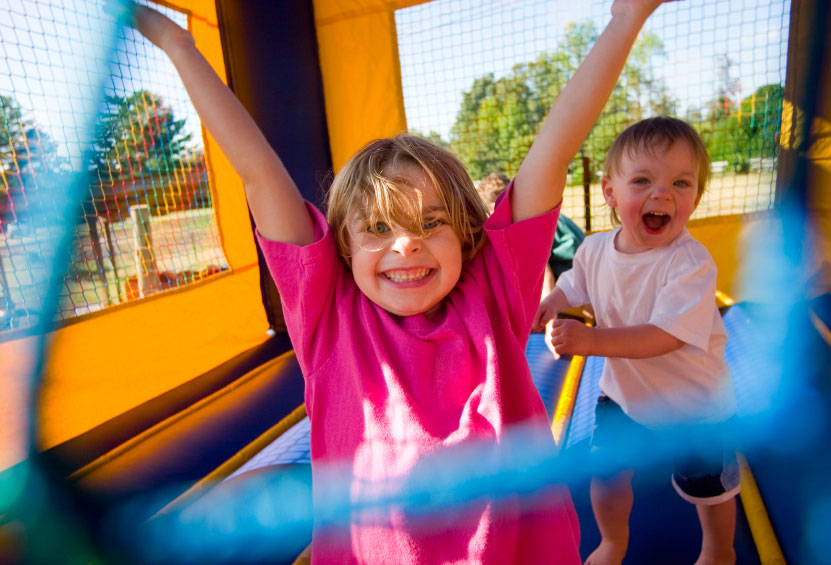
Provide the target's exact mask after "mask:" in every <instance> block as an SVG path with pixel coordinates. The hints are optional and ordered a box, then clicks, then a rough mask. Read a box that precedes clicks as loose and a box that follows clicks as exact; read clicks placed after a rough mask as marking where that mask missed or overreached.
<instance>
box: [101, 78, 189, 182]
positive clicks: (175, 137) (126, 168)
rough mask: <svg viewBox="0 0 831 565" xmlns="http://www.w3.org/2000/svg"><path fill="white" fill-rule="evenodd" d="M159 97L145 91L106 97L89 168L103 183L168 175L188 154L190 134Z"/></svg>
mask: <svg viewBox="0 0 831 565" xmlns="http://www.w3.org/2000/svg"><path fill="white" fill-rule="evenodd" d="M184 126H185V120H177V119H175V118H174V116H173V111H172V110H171V108H170V107H168V106H165V105H164V102H163V101H162V98H161V97H160V96H159V95H157V94H154V93H152V92H149V91H147V90H139V91H136V92H134V93H132V94H131V95H129V96H127V97H120V96H108V97H107V99H106V109H105V111H104V112H103V113H102V117H101V119H100V120H99V122H98V127H97V131H96V140H95V143H94V151H93V157H92V164H91V168H92V170H93V171H95V172H96V173H97V174H98V178H99V179H101V180H102V181H104V180H118V179H122V178H137V177H142V176H144V175H147V174H152V173H158V172H161V173H171V172H173V171H174V170H175V169H177V168H179V167H180V166H181V165H182V163H183V161H184V160H185V159H186V158H187V155H188V153H189V150H188V143H189V142H190V140H191V135H190V134H189V133H186V132H185V131H184Z"/></svg>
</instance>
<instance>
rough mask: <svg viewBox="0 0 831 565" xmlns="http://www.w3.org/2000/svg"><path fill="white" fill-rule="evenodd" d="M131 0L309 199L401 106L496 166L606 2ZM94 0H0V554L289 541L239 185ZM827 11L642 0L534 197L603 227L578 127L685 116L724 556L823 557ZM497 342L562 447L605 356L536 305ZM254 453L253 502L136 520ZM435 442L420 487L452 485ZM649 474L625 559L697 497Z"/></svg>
mask: <svg viewBox="0 0 831 565" xmlns="http://www.w3.org/2000/svg"><path fill="white" fill-rule="evenodd" d="M147 3H148V4H149V5H151V6H153V7H155V8H157V9H159V10H162V11H163V12H164V13H166V14H168V15H169V16H170V17H171V18H172V19H174V20H175V21H177V22H178V23H179V24H180V25H182V26H183V27H186V28H187V29H189V30H190V32H191V33H192V35H193V37H194V38H195V41H196V44H197V47H198V48H199V49H200V51H202V53H204V55H205V57H206V58H207V59H208V61H209V62H210V64H211V65H212V66H213V67H214V69H215V70H216V71H217V73H218V74H219V75H220V77H222V79H223V80H224V81H226V82H227V84H228V85H229V86H230V87H231V89H232V90H233V91H234V93H235V94H236V95H237V97H238V98H239V99H240V100H241V101H242V103H243V104H244V106H245V107H246V108H247V109H248V111H249V112H250V113H251V115H252V116H253V117H254V119H255V121H256V122H257V123H258V124H259V126H260V127H261V129H262V130H263V132H264V133H265V135H266V137H267V139H268V141H269V142H270V143H271V144H272V145H273V146H274V148H275V149H276V151H277V153H278V154H279V155H280V157H281V158H282V160H283V162H284V163H285V165H286V167H287V168H288V170H289V172H290V173H291V175H292V177H293V178H294V179H295V182H296V183H297V185H298V186H299V188H300V190H301V192H302V193H303V195H304V197H305V198H306V199H307V200H309V201H310V202H312V203H313V204H315V205H319V206H321V207H322V206H323V202H324V195H325V192H326V189H327V187H328V185H329V183H330V182H331V179H332V176H333V174H335V173H337V171H338V170H339V169H340V168H341V167H342V166H343V164H344V162H345V161H346V160H347V159H348V157H349V156H350V155H352V154H353V153H354V152H355V151H356V150H357V149H359V148H360V147H362V146H363V145H364V144H365V143H367V142H368V141H370V140H372V139H376V138H379V137H385V136H391V135H395V134H397V133H399V132H402V131H409V132H410V133H414V134H417V135H422V136H424V137H427V138H429V139H430V140H432V141H434V142H436V143H439V144H442V145H445V146H447V147H449V148H450V149H451V150H452V151H454V152H455V153H456V154H457V155H459V156H460V158H461V159H462V160H463V162H464V163H465V165H466V166H467V167H468V168H469V171H470V174H471V176H472V178H473V179H474V181H478V180H479V179H481V178H482V177H483V176H485V175H486V174H487V173H489V172H491V171H494V170H498V171H502V172H504V173H505V174H507V175H509V176H510V175H511V174H513V173H515V172H516V167H517V166H518V163H519V161H520V160H521V158H522V156H523V155H524V153H525V151H527V149H528V147H529V146H530V142H531V140H533V136H534V133H535V132H536V128H537V127H538V126H539V124H540V121H541V119H542V117H543V116H544V115H545V113H546V112H547V109H548V108H549V107H550V105H551V102H552V100H553V99H554V98H555V97H556V94H557V92H559V90H560V89H561V88H562V86H563V84H564V83H565V81H566V80H567V78H568V76H569V75H570V73H572V72H573V71H574V69H575V68H576V65H577V64H578V63H579V61H580V60H581V58H582V57H583V56H585V53H586V50H587V49H588V48H589V47H590V45H591V43H592V42H593V41H594V39H596V37H597V35H598V34H599V31H600V30H602V28H603V26H604V25H605V23H606V22H607V21H608V18H609V5H610V4H611V2H607V1H606V0H592V1H590V2H579V3H575V2H564V1H559V0H556V1H549V2H541V1H538V0H514V1H511V2H507V1H501V0H487V1H483V2H470V1H466V0H432V1H426V0H296V1H292V2H249V1H238V0H165V1H163V2H162V1H160V2H154V1H152V0H148V2H147ZM105 4H107V3H105V2H104V1H103V0H101V1H93V2H80V3H79V2H65V1H58V0H46V1H43V0H40V1H35V0H10V1H8V2H5V3H3V6H2V7H0V48H1V49H0V51H2V53H3V60H2V63H0V74H2V76H3V80H0V110H2V114H1V115H0V120H2V121H0V173H2V183H0V561H2V562H92V563H98V562H109V561H113V562H131V561H137V562H145V561H164V562H180V561H192V562H210V561H220V562H237V561H246V562H248V561H255V562H256V561H262V562H286V563H292V562H295V561H296V562H304V561H307V560H308V552H307V551H306V548H307V546H308V544H309V541H310V536H311V502H310V501H311V498H310V489H311V485H310V472H309V460H310V458H309V424H308V419H307V418H306V412H305V408H304V405H303V400H304V396H303V386H304V385H303V378H302V375H301V372H300V369H299V367H298V364H297V361H296V358H295V355H294V353H293V350H292V344H291V342H290V340H289V338H288V335H287V333H286V330H285V326H284V323H283V319H282V314H281V307H280V297H279V295H278V293H277V291H276V289H275V287H274V284H273V282H272V281H271V279H270V276H269V274H268V272H267V270H266V269H265V266H264V261H263V257H262V255H261V253H260V252H259V250H258V247H257V245H256V243H255V238H254V233H253V228H252V221H251V219H250V216H249V211H248V209H247V205H246V202H245V198H244V193H243V189H242V183H241V181H240V179H239V177H238V176H237V175H236V174H235V173H234V171H233V170H232V169H231V167H230V165H229V164H228V162H227V160H226V158H225V157H224V155H223V154H222V152H221V151H220V150H219V148H218V147H217V145H216V143H215V142H214V140H213V139H212V138H211V136H210V135H209V134H208V133H207V132H206V131H205V130H204V129H203V128H202V126H201V124H200V122H199V118H198V116H196V113H195V111H194V110H193V108H192V106H191V105H190V103H189V101H188V98H187V94H186V93H185V92H184V89H183V87H182V85H181V83H180V82H179V79H178V76H177V74H176V71H175V69H173V67H172V65H171V64H170V63H169V61H168V60H167V59H166V57H165V56H164V54H163V53H161V51H160V50H158V49H156V48H155V47H153V46H152V45H151V44H150V43H149V42H147V41H146V40H144V39H143V38H142V37H141V36H140V35H139V34H137V33H136V32H135V31H134V30H132V29H131V28H130V27H129V26H125V25H123V21H121V20H124V18H121V20H119V18H118V17H116V16H115V15H113V13H114V12H118V10H117V9H116V10H113V9H112V7H110V8H107V7H106V6H105ZM105 8H106V9H105ZM830 12H831V8H829V5H828V3H827V2H825V1H824V0H805V1H801V2H792V1H791V0H773V1H771V2H751V3H747V2H745V3H739V2H728V1H727V0H705V1H702V2H679V3H671V4H666V5H664V6H662V7H661V8H660V9H659V10H658V11H657V12H656V14H655V15H654V16H653V17H652V18H651V19H650V20H649V22H647V25H646V27H645V28H644V31H643V32H642V34H641V36H640V38H639V40H638V42H637V44H636V46H635V48H634V50H633V52H632V54H631V56H630V58H629V61H628V63H627V66H626V68H625V69H624V72H623V75H622V77H621V79H620V83H619V85H618V88H617V89H616V90H615V93H614V94H613V95H612V99H611V100H610V102H609V104H608V105H607V107H606V110H604V113H603V116H602V117H601V119H600V120H599V121H598V122H597V124H596V125H595V128H594V130H593V131H592V134H591V136H590V137H589V139H587V140H586V143H585V144H584V147H583V150H582V151H581V153H580V154H579V155H577V156H576V157H575V160H574V162H573V166H572V168H571V169H570V174H569V186H568V187H567V189H566V194H565V200H564V203H563V214H564V215H567V216H568V217H569V218H571V219H572V220H573V221H574V222H575V223H576V224H577V225H578V226H579V227H580V228H581V229H583V230H585V231H586V232H587V233H588V232H595V231H600V230H606V229H609V228H610V227H611V223H610V220H609V218H608V216H609V214H608V210H607V208H606V207H605V204H604V202H603V200H602V197H601V194H600V190H599V178H600V171H601V170H602V163H603V156H604V154H605V151H606V149H607V148H608V146H609V144H610V143H611V140H612V139H614V136H615V135H617V134H618V133H620V131H622V130H623V129H624V128H625V127H626V126H627V125H629V124H631V123H633V122H634V121H636V120H638V119H641V118H643V117H648V116H651V115H658V114H670V115H675V116H678V117H681V118H683V119H685V120H687V121H689V122H690V123H692V124H693V126H694V127H695V128H696V129H697V130H698V131H699V132H700V133H701V135H702V137H703V138H704V140H705V142H706V144H707V148H708V151H709V152H710V156H711V159H712V161H713V175H712V179H711V181H710V184H709V187H708V191H707V193H706V195H705V197H704V199H703V200H702V202H701V204H700V205H699V207H698V209H697V210H696V213H695V214H694V216H693V219H692V220H691V222H690V225H689V228H690V231H691V232H692V234H693V235H694V236H695V237H696V238H697V239H699V240H700V241H701V242H702V243H704V244H705V245H706V246H707V248H708V249H709V251H710V253H711V254H712V256H713V257H714V259H715V260H716V263H717V265H718V268H719V280H718V289H719V292H718V293H717V296H714V297H713V299H714V300H717V301H718V304H719V306H720V308H721V311H722V315H723V319H724V322H725V325H726V326H727V329H728V331H729V334H730V337H729V340H728V345H727V352H726V357H727V361H728V364H729V365H730V369H731V372H732V374H733V377H734V380H735V389H736V390H735V392H736V397H737V402H738V415H737V418H738V419H739V420H740V422H741V424H742V428H741V429H742V430H744V432H745V433H744V435H743V436H742V446H741V449H740V452H741V453H740V457H739V460H740V463H741V479H742V492H741V503H740V504H739V517H738V524H737V532H736V541H735V547H736V551H737V555H738V562H739V563H764V564H768V563H770V564H774V563H776V564H779V563H824V562H829V558H828V552H827V551H825V540H826V537H827V532H828V531H829V530H831V489H829V488H828V476H829V472H831V436H830V435H829V431H831V386H830V385H831V331H829V325H831V295H829V290H831V73H830V72H829V69H831V53H829V37H831V34H829V32H830V31H831V24H829V22H830V21H831V20H829V17H831V16H829V13H830ZM527 356H528V361H529V364H530V365H531V368H532V373H533V376H534V379H535V382H536V384H537V387H538V390H539V392H540V395H541V396H542V398H543V400H544V402H545V404H546V407H547V409H548V410H549V415H550V416H551V424H552V433H553V434H554V436H555V439H556V440H557V444H558V446H559V447H560V454H561V456H562V458H563V460H568V457H569V456H570V455H571V456H573V457H574V461H578V460H579V455H580V454H581V453H583V452H584V451H586V452H587V449H586V445H587V440H588V438H589V436H590V435H591V429H592V425H593V417H594V416H593V406H594V403H595V400H596V398H597V391H598V386H597V381H598V378H599V374H600V369H601V368H602V365H603V360H602V359H597V358H588V359H584V358H580V357H574V358H569V357H563V358H560V359H554V357H553V356H552V355H551V353H550V352H549V351H548V349H547V348H546V347H545V345H544V343H543V336H542V335H541V334H532V335H531V336H530V339H529V342H528V349H527ZM566 468H568V467H566ZM256 469H268V470H270V471H271V473H270V474H269V475H268V478H269V480H270V483H269V484H270V485H271V487H270V488H273V493H274V494H273V495H272V498H271V499H269V500H268V501H266V502H263V501H262V500H260V501H259V502H258V503H257V504H259V506H258V507H257V508H258V510H257V511H254V508H253V507H254V506H256V504H254V503H251V504H249V503H248V502H247V500H250V499H246V498H244V496H247V495H251V492H252V491H256V490H257V489H258V488H259V487H258V485H259V486H262V484H261V483H256V482H253V483H250V484H249V487H247V488H248V491H247V495H246V494H245V492H246V489H245V488H241V489H240V492H241V493H242V494H241V496H243V498H241V499H240V501H237V503H236V505H235V506H233V508H235V509H234V510H233V511H232V510H229V511H228V512H227V514H226V516H225V522H223V523H222V524H221V525H219V526H217V525H216V524H214V525H213V526H211V527H207V526H205V527H204V528H200V526H199V525H198V524H197V525H195V526H193V527H191V528H183V529H182V530H181V531H182V532H186V533H181V534H180V533H177V532H179V531H180V530H179V529H177V527H174V526H171V527H170V529H169V530H168V534H169V536H167V537H164V536H158V535H156V536H155V537H151V538H147V537H145V536H144V535H143V534H141V533H140V532H143V531H144V524H146V523H147V522H152V520H153V519H154V518H155V519H158V518H159V517H160V516H161V517H163V516H177V517H178V516H185V515H186V514H187V512H188V511H189V509H190V510H192V509H193V508H198V506H199V504H200V501H203V500H206V498H205V497H206V496H207V495H208V494H210V493H211V491H212V490H213V488H214V487H215V485H216V484H218V483H220V482H223V481H228V480H234V477H237V476H240V475H241V474H243V473H245V472H246V471H250V470H256ZM451 469H454V470H456V471H459V472H455V473H454V472H450V471H449V472H448V477H445V480H447V481H448V482H447V483H442V484H443V486H442V488H444V489H447V488H450V489H454V488H455V489H457V491H458V492H459V493H460V494H459V496H458V497H455V498H454V497H444V498H442V497H438V498H439V499H442V500H444V501H445V503H446V504H452V501H453V500H456V499H463V498H464V496H466V495H465V494H464V493H466V492H468V491H469V490H470V489H468V490H466V487H470V486H471V485H470V484H469V482H466V475H465V473H464V472H463V471H460V470H459V466H451ZM571 469H572V470H574V472H573V473H572V474H571V475H569V474H568V473H564V474H563V475H561V478H564V479H565V480H566V481H567V482H568V484H569V486H570V488H571V492H572V496H573V498H574V501H575V504H576V506H577V510H578V513H579V515H580V524H581V538H582V539H581V544H582V545H581V551H582V552H584V555H583V556H584V558H585V556H586V555H587V552H588V551H590V550H591V549H592V548H593V547H594V546H595V545H596V543H597V540H598V533H597V530H596V526H595V525H594V521H593V518H592V514H591V508H590V506H589V499H588V478H587V477H588V475H587V474H586V473H585V472H581V471H580V469H581V466H580V465H579V464H575V465H574V466H573V467H571ZM500 472H505V470H504V469H503V470H501V471H500ZM258 476H261V475H258ZM523 476H524V477H527V478H528V481H529V482H528V483H527V484H526V485H525V486H524V488H528V489H531V490H533V488H534V487H535V486H536V487H539V486H542V485H541V484H537V483H534V480H535V479H534V477H533V476H532V474H527V475H523ZM657 483H660V482H656V481H648V484H639V483H638V481H637V479H636V481H635V489H636V491H638V494H637V498H636V500H637V502H636V506H635V509H634V511H633V515H632V526H631V530H632V537H631V541H630V550H629V554H628V555H627V559H626V563H638V564H645V563H682V562H693V561H694V560H695V557H696V556H697V554H698V544H699V539H700V532H699V530H698V526H697V520H696V517H695V511H694V509H693V507H692V506H691V505H688V504H686V503H684V502H683V501H681V500H680V499H679V498H678V497H677V496H675V495H674V494H673V493H672V490H671V486H669V484H668V482H667V484H666V486H661V487H660V488H654V487H655V484H657ZM482 484H487V483H482ZM250 485H254V486H250ZM448 485H449V486H448ZM263 488H266V487H263ZM471 492H472V494H471V495H470V496H476V495H480V494H484V493H483V492H478V493H477V492H476V491H475V489H474V490H473V491H471ZM428 494H429V493H428ZM422 495H423V496H421V498H420V499H419V500H422V501H425V503H426V502H427V501H428V500H430V499H431V497H430V496H428V495H424V493H422ZM433 504H434V505H435V502H433ZM269 505H271V506H269ZM265 506H268V507H269V508H272V509H271V510H264V509H263V508H264V507H265ZM274 508H279V509H278V510H274ZM246 510H250V511H249V512H246ZM337 511H338V509H337V508H335V507H334V506H333V508H332V512H335V513H336V512H337ZM433 511H437V512H441V511H442V508H441V505H435V507H434V508H433ZM656 515H658V516H660V519H655V516H656ZM183 520H184V518H183ZM172 523H173V522H171V524H172ZM180 525H181V524H180ZM148 539H151V540H152V541H148Z"/></svg>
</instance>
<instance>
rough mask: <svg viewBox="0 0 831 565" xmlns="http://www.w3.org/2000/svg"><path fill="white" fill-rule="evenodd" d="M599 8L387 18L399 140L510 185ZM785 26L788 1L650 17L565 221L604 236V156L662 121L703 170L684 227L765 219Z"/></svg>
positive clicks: (556, 6)
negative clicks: (411, 135)
mask: <svg viewBox="0 0 831 565" xmlns="http://www.w3.org/2000/svg"><path fill="white" fill-rule="evenodd" d="M610 4H611V3H610V2H608V1H606V0H591V1H588V0H587V1H585V2H546V1H542V0H515V1H512V2H505V1H502V0H486V1H480V0H435V1H433V2H429V3H427V4H422V5H418V6H414V7H411V8H406V9H402V10H398V11H397V12H396V26H397V31H398V47H399V54H400V58H401V75H402V84H403V89H404V104H405V109H406V112H407V123H408V126H409V129H410V131H411V132H415V133H419V134H421V135H423V136H425V137H428V138H429V139H432V140H434V141H436V142H438V143H440V144H443V145H446V146H449V147H450V148H451V150H453V151H454V153H456V154H457V155H458V156H460V157H461V158H462V159H463V161H464V162H465V164H466V165H467V167H468V169H469V171H470V173H471V176H472V177H473V178H474V180H478V179H481V178H482V177H484V176H485V175H487V174H488V173H490V172H493V171H502V172H503V173H505V174H507V175H508V176H512V175H513V174H514V173H516V170H517V168H518V167H519V164H520V162H521V160H522V157H523V156H524V155H525V153H526V152H527V150H528V148H529V147H530V144H531V142H532V141H533V139H534V137H535V135H536V133H537V131H538V128H539V126H540V124H541V122H542V119H543V118H544V117H545V115H546V113H547V111H548V109H549V108H550V107H551V104H552V102H553V101H554V99H555V98H556V96H557V94H558V92H559V91H560V90H561V89H562V87H563V86H564V85H565V83H566V81H567V80H568V78H569V77H570V76H571V75H572V73H573V72H574V71H575V70H576V69H577V66H578V65H579V63H580V62H581V61H582V60H583V58H584V57H585V55H586V53H587V52H588V50H589V48H590V46H591V45H592V44H593V42H594V40H595V39H596V38H597V36H598V35H599V33H600V31H601V30H602V29H603V27H604V26H605V25H606V23H607V22H608V21H609V19H610V17H611V15H610V12H609V6H610ZM789 12H790V2H789V1H787V0H779V1H773V2H750V1H745V2H732V1H731V2H726V1H725V0H705V1H702V2H678V3H670V4H665V5H663V6H661V7H660V8H659V9H658V10H657V11H656V13H655V14H653V16H652V17H651V18H650V19H649V20H648V21H647V23H646V25H645V27H644V30H643V32H642V33H641V35H640V37H639V40H638V42H637V44H636V45H635V47H634V48H633V50H632V53H631V55H630V56H629V59H628V62H627V64H626V67H625V68H624V70H623V73H622V76H621V79H620V81H619V82H618V86H617V88H616V89H615V92H614V93H613V95H612V97H611V99H610V100H609V102H608V104H607V105H606V108H605V109H604V112H603V114H602V116H601V117H600V119H599V120H598V121H597V123H596V124H595V127H594V130H593V132H592V134H591V135H590V136H589V138H588V139H587V140H586V142H585V144H584V146H583V150H582V151H581V153H580V154H579V155H578V156H577V157H576V158H575V160H574V162H573V163H572V166H571V168H570V171H569V172H570V174H569V179H568V187H567V188H566V191H565V197H564V205H563V213H564V214H565V215H567V216H569V217H571V218H572V219H573V220H575V221H576V222H577V224H578V225H580V226H581V227H583V228H585V229H587V230H590V231H596V230H602V229H607V228H609V227H611V220H610V215H609V210H608V209H607V207H606V205H605V203H604V201H603V199H602V195H601V193H600V188H599V180H600V176H601V171H602V168H603V160H604V158H605V154H606V151H607V149H608V147H609V146H610V145H611V143H612V141H613V140H614V138H615V137H616V136H617V135H618V134H619V133H620V132H621V131H622V130H623V129H624V128H625V127H626V126H628V125H630V124H632V123H633V122H635V121H637V120H639V119H642V118H645V117H649V116H653V115H661V114H666V115H673V116H677V117H680V118H683V119H685V120H687V121H689V122H690V123H692V124H693V125H694V126H695V127H696V129H698V131H699V132H700V133H701V135H702V137H703V138H704V140H705V143H706V144H707V148H708V151H709V154H710V158H711V159H712V161H713V176H712V179H711V182H710V184H709V187H708V192H707V193H706V194H705V196H704V198H703V200H702V202H701V204H700V205H699V207H698V209H697V211H696V213H695V214H694V215H693V218H702V217H709V216H723V215H730V214H744V213H750V212H755V211H760V210H767V209H769V208H771V207H772V205H773V198H774V188H775V183H776V163H777V154H778V153H777V143H778V134H779V126H780V120H781V113H782V99H783V90H784V89H783V85H784V82H785V62H786V56H787V41H788V37H787V36H788V14H789ZM584 169H585V171H584Z"/></svg>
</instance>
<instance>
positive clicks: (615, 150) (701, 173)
mask: <svg viewBox="0 0 831 565" xmlns="http://www.w3.org/2000/svg"><path fill="white" fill-rule="evenodd" d="M679 140H681V141H683V142H685V143H686V144H687V145H688V146H689V147H690V150H691V151H692V152H693V156H694V157H695V159H696V160H697V161H698V195H697V196H696V198H695V203H696V204H698V202H699V201H700V200H701V196H702V195H703V194H704V189H705V188H706V186H707V181H708V180H709V179H710V156H709V155H707V147H706V146H705V145H704V141H703V140H702V139H701V136H700V135H699V134H698V132H697V131H695V129H694V128H693V127H692V126H691V125H690V124H688V123H687V122H685V121H684V120H679V119H678V118H672V117H670V116H656V117H654V118H646V119H645V120H641V121H639V122H636V123H634V124H632V125H631V126H629V127H628V128H626V129H625V130H623V133H621V134H620V135H619V136H617V139H615V141H614V142H613V143H612V146H611V147H610V148H609V153H608V154H607V155H606V163H605V165H604V166H603V175H604V176H607V177H608V176H611V175H612V173H614V172H615V170H616V169H617V168H618V167H619V166H620V161H621V159H622V158H623V155H624V154H627V155H629V156H630V157H633V156H634V155H635V154H636V153H638V152H639V151H646V152H647V153H648V154H654V153H655V152H657V151H666V150H667V149H669V148H670V147H671V146H672V145H673V144H674V143H675V142H676V141H679ZM612 221H613V223H615V224H619V223H620V219H619V218H618V216H617V210H615V209H614V208H613V209H612Z"/></svg>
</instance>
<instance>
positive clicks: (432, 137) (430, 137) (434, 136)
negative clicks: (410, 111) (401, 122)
mask: <svg viewBox="0 0 831 565" xmlns="http://www.w3.org/2000/svg"><path fill="white" fill-rule="evenodd" d="M409 133H410V135H415V136H417V137H420V138H422V139H426V140H427V141H429V142H430V143H434V144H435V145H438V146H439V147H444V148H445V149H447V148H449V147H450V143H449V142H448V141H445V140H444V138H442V136H441V134H440V133H439V132H437V131H434V130H430V133H424V132H422V131H419V130H417V129H411V130H409Z"/></svg>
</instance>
